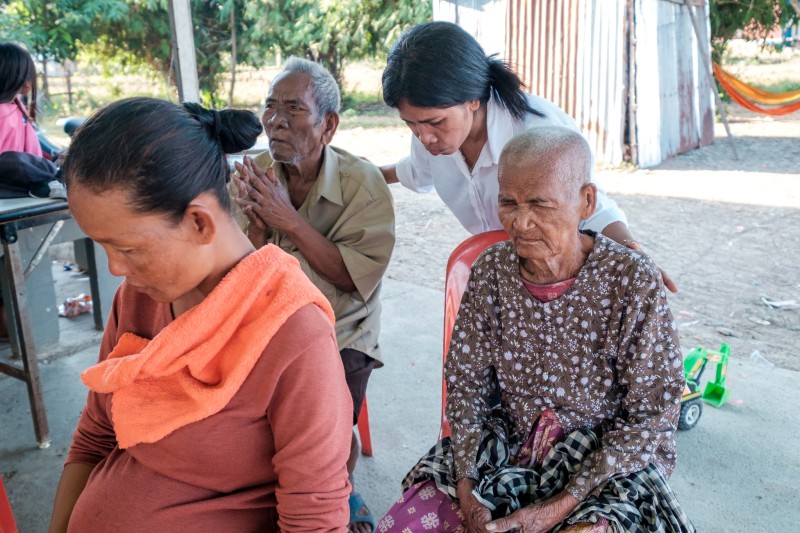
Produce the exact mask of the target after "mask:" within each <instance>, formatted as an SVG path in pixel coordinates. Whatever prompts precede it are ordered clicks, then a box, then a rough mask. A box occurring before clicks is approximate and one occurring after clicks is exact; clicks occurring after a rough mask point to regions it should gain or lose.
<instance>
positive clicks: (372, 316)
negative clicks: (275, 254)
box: [254, 146, 395, 362]
mask: <svg viewBox="0 0 800 533" xmlns="http://www.w3.org/2000/svg"><path fill="white" fill-rule="evenodd" d="M254 160H255V163H256V164H257V165H258V166H259V167H260V168H261V169H263V170H266V169H267V168H269V167H272V168H273V169H274V170H275V175H276V176H277V178H278V179H279V180H280V181H281V183H283V185H284V186H286V175H285V174H284V172H283V166H282V165H281V164H280V163H275V162H273V161H272V158H271V157H270V155H269V152H263V153H261V154H259V155H258V156H256V157H255V159H254ZM297 212H298V213H299V214H300V216H302V217H303V218H304V219H305V220H307V221H308V222H309V223H310V224H311V225H312V226H313V227H314V229H316V230H317V231H318V232H319V233H320V234H322V235H323V236H325V237H326V238H327V239H328V240H329V241H331V242H332V243H334V244H335V245H336V246H337V248H338V249H339V252H340V253H341V254H342V259H343V260H344V264H345V266H346V267H347V271H348V273H349V274H350V277H352V278H353V283H354V284H355V286H356V291H355V292H352V293H349V292H344V291H341V290H339V289H337V288H336V287H335V286H334V285H333V284H331V283H329V282H328V281H326V280H324V279H323V278H322V277H321V276H320V275H319V274H317V273H316V272H315V271H314V270H313V269H312V268H311V266H310V265H309V264H308V261H307V260H306V258H305V257H303V254H302V253H300V250H299V249H298V248H297V246H295V244H294V242H292V240H291V239H290V238H289V237H288V236H286V235H285V234H283V233H281V232H279V231H276V230H274V229H269V230H267V242H269V243H271V244H276V245H278V246H280V247H281V248H282V249H283V250H284V251H286V252H288V253H290V254H292V255H293V256H294V257H296V258H297V260H298V261H300V267H301V268H302V269H303V272H305V274H306V275H307V276H308V277H309V279H310V280H311V281H312V282H313V283H314V285H316V286H317V287H318V288H319V289H320V291H322V293H323V294H324V295H325V297H326V298H327V299H328V301H330V303H331V306H332V307H333V312H334V314H335V315H336V341H337V343H338V345H339V350H343V349H345V348H352V349H354V350H358V351H360V352H363V353H365V354H367V355H369V356H370V357H373V358H374V359H377V360H378V361H379V362H380V361H382V356H381V351H380V347H379V346H378V333H379V331H380V312H381V304H380V287H381V279H382V278H383V274H384V272H386V268H387V267H388V266H389V259H390V258H391V256H392V250H393V249H394V241H395V236H394V206H393V203H392V195H391V193H390V192H389V187H388V186H387V185H386V182H385V181H384V179H383V176H382V175H381V173H380V170H378V168H377V167H376V166H375V165H373V164H372V163H369V162H367V161H364V160H363V159H361V158H360V157H357V156H354V155H353V154H350V153H349V152H346V151H344V150H342V149H340V148H334V147H332V146H326V147H325V151H324V153H323V161H322V168H321V169H320V171H319V176H318V177H317V181H316V182H315V183H314V185H313V186H312V187H311V190H310V191H309V192H308V196H306V199H305V201H303V204H302V205H301V206H300V208H299V209H298V210H297Z"/></svg>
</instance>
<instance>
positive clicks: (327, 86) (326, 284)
mask: <svg viewBox="0 0 800 533" xmlns="http://www.w3.org/2000/svg"><path fill="white" fill-rule="evenodd" d="M339 102H340V95H339V87H338V86H337V84H336V81H335V80H334V79H333V76H331V75H330V73H329V72H328V71H326V70H325V69H324V68H323V67H322V66H320V65H318V64H316V63H313V62H311V61H307V60H305V59H298V58H292V59H289V60H288V61H287V63H286V65H285V67H284V70H283V72H281V73H280V74H278V76H276V77H275V79H274V80H273V81H272V84H271V86H270V89H269V94H268V95H267V99H266V103H265V106H264V113H263V115H262V117H261V122H262V124H263V125H264V130H265V132H266V134H267V137H268V139H269V152H265V153H262V154H259V155H258V156H256V158H255V159H254V160H251V159H250V158H245V161H244V164H243V165H238V166H237V170H238V171H239V174H240V178H239V180H238V193H239V198H238V200H237V203H238V204H239V205H240V206H241V207H242V209H243V211H244V214H245V215H246V216H247V219H248V222H249V224H248V228H247V235H248V237H249V238H250V240H251V242H252V243H253V244H254V245H255V246H256V247H257V248H258V247H261V246H263V245H265V244H275V245H278V246H280V247H281V248H282V249H283V250H284V251H286V252H288V253H290V254H292V255H293V256H294V257H295V258H297V260H298V261H299V262H300V266H301V268H302V269H303V272H305V273H306V275H307V276H308V277H309V278H310V279H311V281H312V282H314V284H315V285H316V286H317V288H319V289H320V291H322V293H323V294H324V295H325V296H326V297H327V299H328V301H330V303H331V306H332V307H333V311H334V314H335V315H336V340H337V342H338V345H339V350H340V353H341V356H342V362H343V364H344V371H345V377H346V380H347V385H348V387H349V389H350V395H351V397H352V399H353V424H355V423H356V422H357V420H358V414H359V411H360V410H361V404H362V402H363V400H364V396H365V394H366V389H367V380H368V379H369V375H370V372H371V371H372V369H373V368H374V367H378V366H382V365H383V363H382V362H381V350H380V348H379V346H378V332H379V327H380V310H381V304H380V299H379V296H380V287H381V278H382V277H383V273H384V272H385V271H386V267H387V266H388V265H389V258H390V257H391V255H392V249H393V248H394V242H395V236H394V209H393V207H392V197H391V193H390V192H389V188H388V187H387V185H386V182H385V181H384V179H383V176H382V175H381V173H380V170H378V168H377V167H376V166H375V165H373V164H371V163H369V162H367V161H365V160H363V159H361V158H359V157H356V156H354V155H352V154H350V153H348V152H346V151H344V150H341V149H339V148H335V147H333V146H330V143H331V140H332V139H333V136H334V134H335V133H336V128H337V126H338V125H339V114H338V111H339ZM325 385H326V384H325V383H320V386H321V387H324V386H325ZM358 452H359V447H358V440H357V438H356V435H355V432H354V433H353V439H352V446H351V453H350V459H349V460H348V465H347V466H348V471H349V473H350V475H351V478H350V479H351V483H352V473H353V469H354V468H355V465H356V461H357V459H358ZM350 508H351V520H350V521H351V524H350V530H351V531H355V532H359V533H360V532H366V533H369V532H370V531H372V529H373V528H374V521H373V519H372V516H371V514H370V513H369V510H368V509H367V507H366V505H365V504H364V501H363V498H362V497H361V495H360V494H358V493H357V492H355V491H353V493H352V494H351V497H350Z"/></svg>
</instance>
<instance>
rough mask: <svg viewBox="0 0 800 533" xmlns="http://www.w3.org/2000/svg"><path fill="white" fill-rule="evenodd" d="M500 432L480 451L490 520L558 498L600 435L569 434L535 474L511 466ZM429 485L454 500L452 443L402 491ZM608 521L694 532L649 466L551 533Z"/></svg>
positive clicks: (607, 488)
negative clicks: (415, 486)
mask: <svg viewBox="0 0 800 533" xmlns="http://www.w3.org/2000/svg"><path fill="white" fill-rule="evenodd" d="M498 433H499V434H501V435H502V434H503V433H505V432H504V431H502V429H500V428H498V427H495V428H494V429H490V428H486V429H484V430H483V435H482V437H481V445H480V447H479V449H478V462H477V465H478V472H479V478H480V479H479V482H478V485H477V487H476V493H477V495H478V496H479V498H480V500H481V503H482V504H483V505H485V506H486V507H487V508H489V509H491V510H492V517H493V518H494V519H497V518H501V517H503V516H508V515H509V514H511V513H513V512H514V511H516V510H517V509H520V508H522V507H526V506H528V505H533V504H537V503H541V502H543V501H545V500H547V499H548V498H550V497H552V496H554V495H556V494H557V493H559V492H561V491H562V490H563V489H564V487H565V486H566V484H567V483H568V482H569V480H570V479H571V478H572V477H573V476H574V475H575V474H576V473H577V472H578V469H579V468H580V466H581V464H582V463H583V461H584V460H585V459H586V457H587V455H588V454H590V453H591V452H593V451H594V450H597V449H599V448H600V438H599V435H598V434H597V433H595V432H593V431H590V430H586V429H580V430H576V431H573V432H572V433H569V434H568V435H567V436H566V437H565V439H564V440H563V441H562V442H560V443H558V444H556V445H555V446H554V447H553V449H552V450H550V452H549V453H548V454H547V455H546V456H545V457H544V459H543V461H542V464H541V465H540V466H537V467H534V468H527V467H519V466H514V465H513V464H512V463H511V459H512V457H513V456H514V455H515V454H516V451H517V449H518V446H509V445H507V444H505V442H506V440H507V439H505V438H498ZM426 479H432V480H433V481H434V482H435V483H436V486H437V487H438V488H439V490H441V491H442V492H444V493H445V494H447V495H448V496H450V497H451V498H453V499H454V500H457V495H456V481H455V469H454V465H453V455H452V453H450V438H449V437H445V438H444V439H442V440H441V441H439V442H438V443H437V444H436V445H435V446H434V447H433V448H431V450H430V452H428V454H427V455H426V456H424V457H423V458H422V459H420V461H419V462H418V463H417V465H416V466H415V467H414V468H413V469H411V471H410V472H409V473H408V475H407V476H406V477H405V479H404V480H403V490H404V491H405V490H407V489H408V488H409V487H410V486H411V485H413V484H414V483H417V482H419V481H423V480H426ZM599 518H605V519H606V520H608V522H609V524H610V526H611V527H612V530H613V531H617V532H625V533H629V532H630V533H639V532H641V533H645V532H647V533H651V532H694V531H695V528H694V526H693V525H692V523H691V522H690V521H689V518H688V517H687V516H686V513H684V512H683V510H682V509H681V507H680V505H679V504H678V501H677V499H676V497H675V494H674V493H673V492H672V489H670V488H669V485H667V482H666V480H665V479H664V476H663V475H662V474H661V472H659V470H658V469H657V468H656V467H654V466H653V465H648V466H647V468H645V469H644V470H641V471H639V472H636V473H633V474H630V475H627V476H621V477H614V478H612V479H610V480H609V481H608V482H606V483H605V484H604V485H602V486H601V487H599V488H597V489H595V490H594V491H593V492H592V493H591V494H590V495H589V496H587V497H586V499H585V500H584V501H582V502H581V503H580V504H578V506H577V507H576V508H575V509H574V510H573V511H572V513H570V515H569V516H568V517H567V519H566V520H564V522H562V523H561V524H559V525H558V526H557V527H556V528H555V529H553V531H554V532H557V531H561V530H562V529H564V528H566V527H567V526H569V525H572V524H576V523H581V522H582V523H587V522H588V523H595V522H596V521H597V520H598V519H599Z"/></svg>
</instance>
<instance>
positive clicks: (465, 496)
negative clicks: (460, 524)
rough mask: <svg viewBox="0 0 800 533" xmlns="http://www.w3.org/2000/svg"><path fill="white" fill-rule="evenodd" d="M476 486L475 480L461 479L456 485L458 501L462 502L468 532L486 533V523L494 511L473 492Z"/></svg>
mask: <svg viewBox="0 0 800 533" xmlns="http://www.w3.org/2000/svg"><path fill="white" fill-rule="evenodd" d="M474 487H475V480H474V479H468V478H464V479H461V480H459V482H458V485H456V493H457V494H458V501H459V503H460V504H461V512H462V513H464V522H465V524H466V526H467V533H484V532H485V531H487V530H486V524H488V523H489V522H490V521H491V520H492V512H491V511H489V509H487V508H486V507H484V506H483V505H481V503H480V502H479V501H478V500H477V498H475V496H474V495H473V494H472V489H473V488H474Z"/></svg>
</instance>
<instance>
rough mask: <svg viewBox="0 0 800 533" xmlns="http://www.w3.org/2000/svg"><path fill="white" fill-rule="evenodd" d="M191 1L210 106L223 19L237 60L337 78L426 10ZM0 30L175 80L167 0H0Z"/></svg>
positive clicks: (47, 52) (391, 1) (220, 64)
mask: <svg viewBox="0 0 800 533" xmlns="http://www.w3.org/2000/svg"><path fill="white" fill-rule="evenodd" d="M191 8H192V18H193V23H194V39H195V49H196V57H197V71H198V78H199V83H200V91H201V94H202V95H203V98H204V100H205V101H206V103H208V104H214V105H217V104H219V98H218V96H217V93H218V89H219V85H220V80H221V75H222V74H223V73H224V72H225V71H226V70H228V69H229V64H228V62H229V61H230V57H231V53H232V48H233V47H232V45H233V42H232V34H233V32H232V24H234V25H235V30H236V31H235V34H236V45H237V47H236V48H237V54H236V55H237V61H238V62H239V63H246V64H249V65H251V66H255V67H259V66H263V65H264V63H265V62H266V61H267V59H268V58H270V57H271V56H273V55H274V54H275V53H282V54H283V55H284V56H286V55H298V56H301V57H306V58H309V59H312V60H314V61H318V62H320V63H322V64H323V65H325V66H326V67H327V68H328V69H329V70H330V71H331V73H332V74H333V75H334V76H335V77H336V79H337V81H339V82H341V81H342V71H343V68H344V65H345V62H346V61H348V60H357V59H362V58H365V57H376V56H382V55H384V54H385V53H386V51H387V50H388V48H389V47H390V46H391V45H392V44H393V43H394V41H395V40H397V37H398V36H399V35H400V33H401V32H402V31H403V30H405V29H406V28H408V27H409V26H411V25H414V24H419V23H421V22H426V21H428V20H430V19H431V16H432V11H431V3H430V0H319V1H318V0H249V1H245V0H191ZM231 14H233V16H231ZM0 28H3V35H0V38H1V39H11V40H16V41H20V42H22V43H24V44H25V45H26V46H27V47H28V48H29V49H30V50H31V51H32V52H34V54H35V55H36V56H37V58H39V59H45V60H47V61H56V62H59V63H63V62H64V61H65V60H67V59H69V60H73V61H74V60H75V59H76V57H77V56H78V54H79V52H80V53H82V54H83V57H91V58H92V59H93V63H94V64H93V65H92V66H96V65H102V66H103V68H102V70H103V71H104V73H105V74H106V75H108V74H109V73H110V72H112V71H114V72H118V71H119V70H120V69H122V70H125V69H134V70H135V69H137V68H140V67H141V66H142V65H146V66H147V67H148V68H149V69H151V70H152V71H154V72H157V73H159V74H160V75H161V76H163V78H164V79H168V80H171V81H172V82H173V83H174V80H175V73H174V70H173V68H172V43H171V38H170V25H169V15H168V9H167V0H7V1H5V2H2V1H0Z"/></svg>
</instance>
